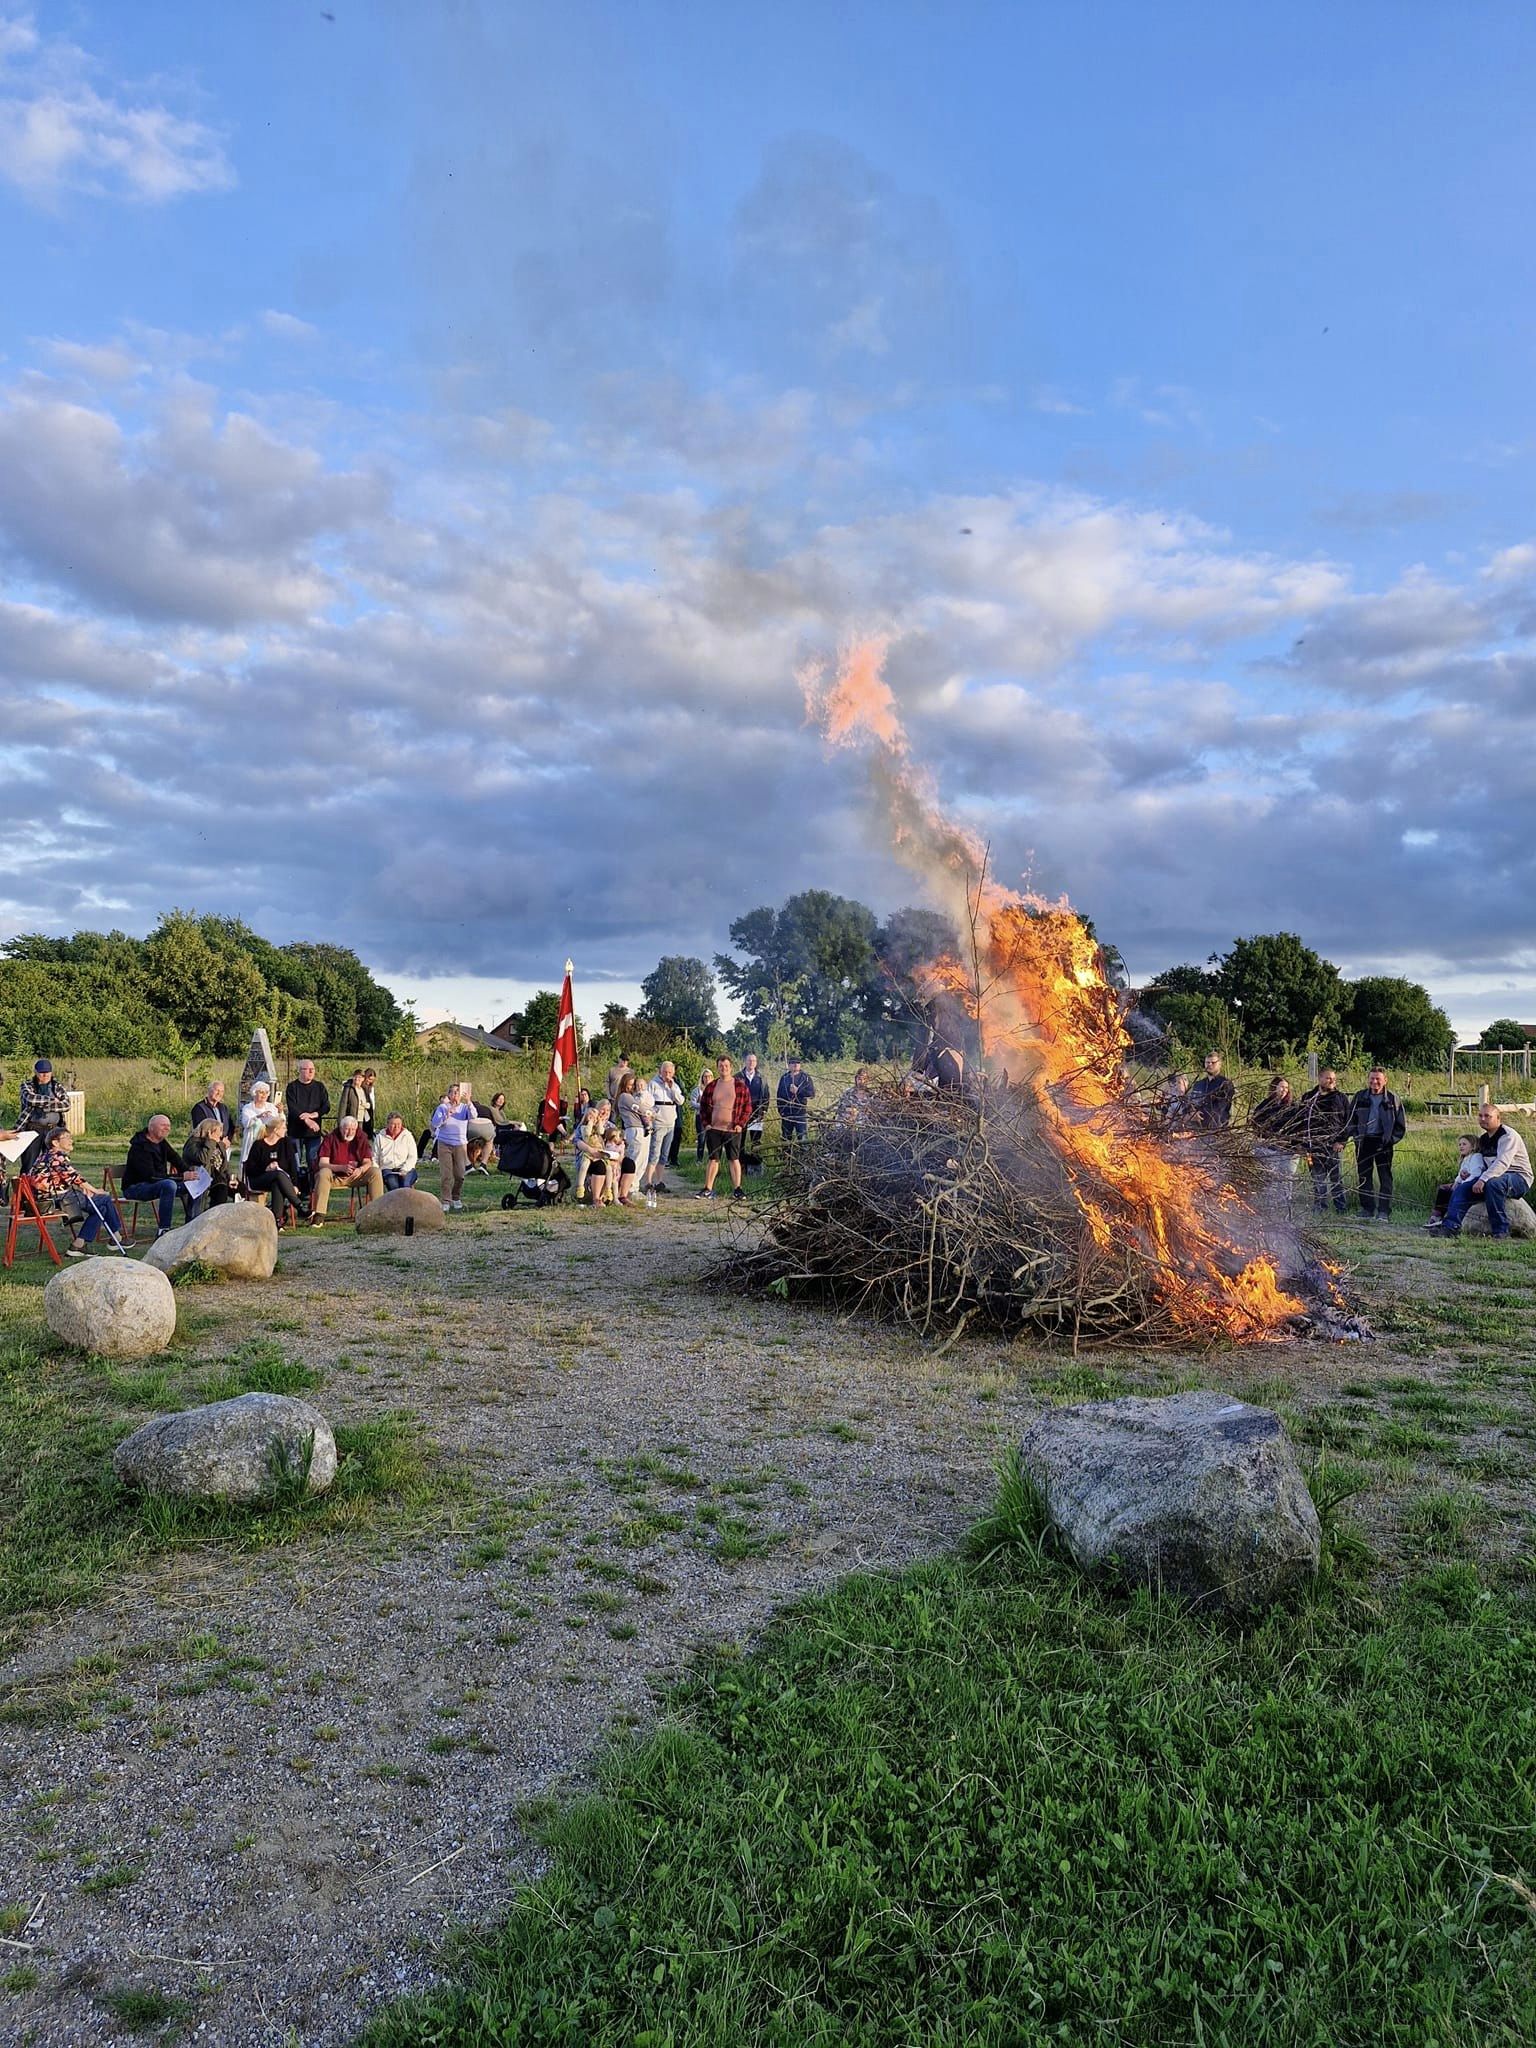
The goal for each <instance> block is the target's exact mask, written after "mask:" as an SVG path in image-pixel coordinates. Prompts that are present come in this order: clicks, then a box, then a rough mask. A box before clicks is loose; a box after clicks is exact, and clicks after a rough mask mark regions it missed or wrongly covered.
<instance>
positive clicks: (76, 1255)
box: [64, 1244, 85, 1259]
mask: <svg viewBox="0 0 1536 2048" xmlns="http://www.w3.org/2000/svg"><path fill="white" fill-rule="evenodd" d="M64 1256H65V1258H66V1259H83V1258H84V1257H85V1246H84V1245H83V1244H72V1245H71V1246H70V1248H69V1250H68V1251H67V1252H66V1253H65V1254H64Z"/></svg>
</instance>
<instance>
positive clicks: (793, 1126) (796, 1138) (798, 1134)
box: [779, 1114, 806, 1145]
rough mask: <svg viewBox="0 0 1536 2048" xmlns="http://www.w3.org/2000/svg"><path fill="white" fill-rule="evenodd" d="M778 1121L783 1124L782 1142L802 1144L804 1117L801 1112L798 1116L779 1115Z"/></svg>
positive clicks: (804, 1131)
mask: <svg viewBox="0 0 1536 2048" xmlns="http://www.w3.org/2000/svg"><path fill="white" fill-rule="evenodd" d="M779 1122H780V1124H781V1125H782V1126H783V1130H784V1143H785V1144H786V1145H803V1144H804V1143H805V1133H806V1119H805V1117H804V1115H803V1114H802V1115H800V1116H782V1115H781V1116H780V1118H779Z"/></svg>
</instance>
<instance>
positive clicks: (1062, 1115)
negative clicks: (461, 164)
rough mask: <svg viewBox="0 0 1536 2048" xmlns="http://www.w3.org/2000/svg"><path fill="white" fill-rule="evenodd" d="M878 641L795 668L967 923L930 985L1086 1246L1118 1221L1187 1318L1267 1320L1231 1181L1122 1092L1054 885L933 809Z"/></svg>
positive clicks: (1112, 1017) (1267, 1291) (1289, 1308)
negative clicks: (1166, 1135)
mask: <svg viewBox="0 0 1536 2048" xmlns="http://www.w3.org/2000/svg"><path fill="white" fill-rule="evenodd" d="M888 648H889V642H888V640H886V639H884V638H880V637H877V638H871V639H865V640H862V641H859V642H856V643H854V644H853V645H851V646H849V647H847V648H845V649H844V650H843V651H842V653H841V655H840V656H839V659H838V663H837V666H836V669H835V671H834V672H833V673H832V674H831V675H830V676H829V674H828V670H827V666H826V664H825V663H819V662H813V663H811V664H808V665H807V666H806V667H804V668H802V669H801V670H800V672H799V675H798V678H797V679H798V681H799V683H800V686H801V689H802V692H803V693H804V696H805V702H806V710H807V714H808V716H809V717H810V719H811V720H812V721H813V722H814V723H815V724H816V725H817V726H818V727H819V728H820V730H821V732H822V734H823V736H824V737H825V738H826V739H827V741H828V742H829V743H830V744H832V745H835V746H844V745H850V744H855V743H857V744H861V745H864V746H866V747H868V748H869V749H870V766H871V773H872V779H873V782H874V786H875V789H876V792H877V795H878V797H879V800H880V803H881V805H882V808H883V810H884V812H885V817H886V822H887V827H888V830H889V833H890V837H891V843H892V847H893V850H894V852H895V853H896V855H897V857H898V858H899V859H900V860H901V861H902V862H903V864H904V865H905V866H907V867H908V868H910V869H911V870H912V871H913V873H915V874H916V875H918V876H919V877H920V878H921V880H922V882H923V883H924V885H925V887H926V888H927V889H928V890H929V892H930V893H931V894H932V895H934V896H935V897H936V898H937V900H938V906H939V907H940V908H941V909H943V910H944V911H946V912H947V913H948V915H949V917H950V920H951V922H952V923H953V924H954V926H955V929H956V930H957V931H958V932H961V933H963V934H966V935H967V946H966V950H967V952H968V953H969V954H970V958H969V960H968V961H966V962H962V961H961V960H960V959H957V958H954V957H945V958H941V959H939V960H936V961H934V962H933V963H932V966H931V968H930V970H929V973H930V975H931V977H932V979H933V981H934V983H935V985H936V986H942V987H945V988H948V989H949V990H951V991H952V992H953V993H955V994H956V995H958V996H959V997H960V998H961V1000H962V1001H963V1002H965V1004H966V1006H967V1008H968V1009H969V1011H970V1013H971V1015H972V1016H973V1017H974V1018H975V1019H976V1020H977V1023H978V1025H979V1027H980V1031H981V1035H982V1043H983V1052H984V1057H985V1059H986V1063H987V1065H988V1067H989V1069H990V1070H991V1071H992V1072H993V1073H994V1074H997V1073H999V1072H1006V1074H1007V1076H1008V1078H1009V1080H1010V1081H1012V1082H1014V1083H1017V1084H1019V1085H1023V1086H1027V1087H1028V1088H1029V1089H1030V1090H1031V1091H1032V1093H1033V1095H1034V1098H1035V1101H1036V1103H1037V1104H1038V1106H1039V1110H1040V1114H1041V1118H1042V1122H1043V1126H1044V1129H1045V1131H1046V1134H1047V1136H1048V1138H1049V1140H1050V1142H1051V1145H1052V1147H1053V1149H1054V1150H1055V1151H1056V1153H1057V1154H1058V1156H1059V1157H1060V1158H1061V1160H1062V1162H1063V1165H1064V1166H1065V1168H1066V1172H1067V1177H1068V1180H1069V1182H1070V1184H1071V1187H1072V1190H1073V1194H1074V1197H1075V1199H1076V1201H1077V1204H1078V1206H1079V1208H1080V1209H1081V1211H1082V1214H1083V1219H1084V1222H1085V1224H1086V1226H1087V1228H1088V1230H1089V1231H1090V1232H1091V1233H1092V1235H1093V1237H1094V1239H1095V1241H1096V1242H1097V1243H1098V1244H1099V1245H1100V1247H1101V1248H1103V1249H1108V1248H1109V1247H1110V1246H1111V1245H1112V1244H1113V1243H1114V1242H1115V1241H1116V1239H1117V1237H1128V1238H1129V1240H1130V1241H1131V1242H1133V1243H1135V1244H1136V1245H1137V1247H1138V1248H1139V1249H1140V1250H1141V1252H1142V1253H1143V1254H1144V1255H1145V1256H1146V1257H1147V1258H1148V1259H1149V1260H1151V1261H1152V1263H1153V1264H1154V1266H1155V1268H1156V1271H1157V1275H1158V1278H1157V1290H1158V1293H1159V1294H1160V1296H1161V1298H1162V1299H1163V1301H1164V1302H1165V1303H1166V1304H1167V1306H1168V1309H1169V1312H1170V1314H1171V1315H1172V1316H1173V1318H1174V1320H1175V1321H1176V1322H1177V1323H1179V1324H1180V1325H1181V1326H1182V1327H1184V1328H1186V1329H1188V1330H1190V1331H1191V1332H1205V1333H1207V1334H1210V1333H1216V1332H1224V1333H1226V1334H1228V1335H1231V1336H1235V1337H1253V1336H1259V1335H1263V1334H1265V1333H1266V1332H1270V1331H1274V1330H1275V1329H1277V1328H1278V1327H1279V1326H1280V1325H1281V1324H1283V1323H1284V1322H1285V1321H1286V1319H1287V1318H1289V1317H1291V1316H1294V1315H1297V1314H1299V1313H1301V1311H1302V1304H1301V1302H1299V1301H1298V1300H1296V1299H1295V1298H1294V1297H1293V1296H1291V1295H1289V1294H1287V1293H1286V1292H1285V1290H1284V1289H1283V1288H1282V1286H1281V1284H1280V1279H1279V1275H1278V1273H1277V1271H1276V1268H1275V1264H1274V1261H1273V1259H1271V1258H1270V1257H1268V1256H1267V1255H1260V1256H1257V1257H1247V1256H1245V1255H1244V1253H1243V1252H1242V1250H1241V1249H1240V1247H1239V1245H1238V1243H1237V1232H1235V1231H1234V1229H1233V1227H1232V1226H1233V1224H1234V1223H1236V1222H1239V1220H1240V1212H1241V1213H1242V1214H1246V1212H1245V1211H1244V1205H1242V1204H1241V1202H1240V1201H1239V1198H1238V1196H1237V1194H1236V1192H1235V1191H1234V1190H1233V1189H1232V1188H1230V1187H1228V1186H1226V1185H1225V1184H1224V1182H1223V1181H1222V1180H1221V1179H1220V1178H1219V1177H1218V1176H1217V1175H1215V1174H1214V1173H1213V1172H1212V1171H1211V1170H1210V1169H1209V1168H1208V1167H1207V1166H1205V1165H1203V1164H1201V1163H1200V1162H1199V1161H1198V1160H1196V1159H1193V1158H1177V1159H1176V1158H1174V1157H1171V1156H1170V1155H1169V1153H1168V1151H1166V1150H1165V1149H1164V1147H1163V1145H1162V1144H1161V1143H1160V1142H1159V1140H1158V1138H1157V1137H1156V1136H1155V1135H1154V1133H1153V1132H1152V1130H1151V1129H1150V1127H1149V1125H1148V1123H1147V1120H1146V1119H1145V1118H1144V1117H1141V1116H1139V1115H1138V1114H1136V1113H1135V1111H1134V1108H1133V1106H1132V1105H1131V1104H1130V1103H1129V1102H1128V1099H1127V1095H1126V1087H1125V1071H1124V1061H1125V1055H1126V1053H1127V1051H1128V1050H1129V1048H1130V1039H1129V1037H1128V1036H1127V1033H1126V1030H1125V1024H1124V1020H1123V1016H1122V1012H1121V1008H1120V1003H1119V999H1118V997H1117V996H1116V993H1115V990H1114V989H1113V988H1112V987H1111V985H1110V983H1109V980H1108V978H1107V976H1106V975H1105V972H1104V963H1103V959H1102V956H1101V954H1100V951H1099V948H1098V946H1097V945H1096V944H1095V942H1094V940H1093V938H1092V937H1091V936H1090V934H1089V932H1088V931H1087V929H1086V927H1085V926H1084V924H1083V922H1082V920H1081V918H1079V917H1078V916H1077V915H1076V913H1075V912H1074V911H1073V910H1072V909H1071V907H1070V906H1069V905H1068V904H1067V903H1066V902H1065V900H1062V901H1060V902H1055V903H1052V902H1048V901H1047V900H1045V899H1044V898H1042V897H1039V896H1036V895H1033V894H1030V893H1027V892H1023V891H1020V890H1015V889H1009V888H1007V887H1005V886H1004V885H1003V884H1001V883H999V882H998V881H997V880H996V879H995V877H994V876H993V875H992V874H991V873H990V872H989V867H988V859H987V850H986V847H985V846H984V845H983V843H982V841H981V840H980V839H978V838H977V837H976V835H975V834H974V833H973V832H971V831H969V830H968V829H967V828H966V827H965V826H963V825H961V824H959V823H957V822H956V821H955V820H953V819H951V818H949V817H947V816H946V815H945V813H944V811H943V810H942V809H941V807H940V804H939V800H938V795H937V791H936V790H935V788H934V785H933V781H932V778H931V776H930V775H929V774H928V773H927V771H926V770H925V769H923V768H922V767H921V766H920V765H918V764H917V763H916V762H915V761H914V760H913V758H912V752H911V747H910V744H909V742H908V738H907V733H906V728H905V726H904V725H903V723H902V719H901V714H900V711H899V709H898V707H897V704H896V700H895V698H894V696H893V695H892V693H891V689H890V685H889V684H888V683H887V682H886V680H885V656H886V653H887V651H888ZM1181 1149H1182V1148H1181ZM1249 1220H1250V1221H1255V1222H1256V1219H1251V1218H1250V1219H1249Z"/></svg>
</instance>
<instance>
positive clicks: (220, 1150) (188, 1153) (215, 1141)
mask: <svg viewBox="0 0 1536 2048" xmlns="http://www.w3.org/2000/svg"><path fill="white" fill-rule="evenodd" d="M181 1163H182V1165H183V1166H184V1167H185V1168H186V1169H187V1171H188V1173H196V1172H197V1170H198V1168H199V1167H201V1168H202V1170H203V1172H204V1173H206V1174H207V1176H208V1179H209V1182H210V1186H209V1189H208V1207H209V1208H210V1209H216V1208H217V1207H218V1206H219V1204H220V1203H221V1202H232V1201H233V1200H234V1199H235V1191H234V1188H233V1187H232V1186H231V1184H230V1177H229V1140H228V1139H227V1138H226V1137H225V1135H224V1127H223V1125H222V1124H219V1123H215V1122H214V1120H213V1118H212V1117H204V1119H203V1121H202V1122H201V1123H200V1124H199V1125H198V1127H197V1129H196V1130H195V1131H194V1132H193V1133H192V1135H191V1137H190V1138H188V1140H187V1142H186V1144H185V1145H183V1146H182V1148H181Z"/></svg>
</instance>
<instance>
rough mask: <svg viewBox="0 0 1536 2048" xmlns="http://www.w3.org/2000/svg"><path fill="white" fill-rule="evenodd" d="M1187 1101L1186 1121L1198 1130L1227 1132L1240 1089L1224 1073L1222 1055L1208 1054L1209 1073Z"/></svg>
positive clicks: (1193, 1089) (1206, 1071)
mask: <svg viewBox="0 0 1536 2048" xmlns="http://www.w3.org/2000/svg"><path fill="white" fill-rule="evenodd" d="M1184 1100H1185V1102H1186V1104H1187V1107H1186V1109H1185V1112H1184V1121H1185V1122H1186V1123H1187V1124H1190V1125H1192V1126H1193V1127H1194V1129H1196V1130H1197V1131H1224V1130H1225V1129H1226V1128H1227V1126H1228V1124H1230V1123H1231V1121H1232V1105H1233V1103H1234V1102H1235V1101H1236V1100H1237V1090H1236V1088H1235V1087H1234V1086H1233V1085H1232V1083H1231V1081H1229V1080H1228V1078H1227V1076H1226V1075H1225V1074H1224V1073H1223V1072H1222V1071H1221V1054H1220V1053H1219V1052H1208V1053H1207V1054H1206V1056H1205V1072H1204V1073H1203V1074H1202V1075H1201V1076H1200V1078H1199V1080H1198V1081H1197V1082H1196V1083H1195V1085H1194V1087H1193V1088H1191V1089H1190V1091H1189V1093H1188V1095H1187V1096H1185V1098H1184Z"/></svg>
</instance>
